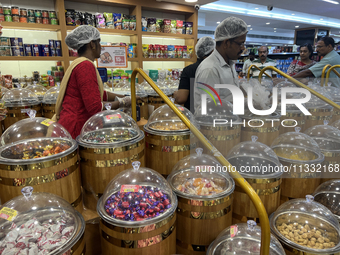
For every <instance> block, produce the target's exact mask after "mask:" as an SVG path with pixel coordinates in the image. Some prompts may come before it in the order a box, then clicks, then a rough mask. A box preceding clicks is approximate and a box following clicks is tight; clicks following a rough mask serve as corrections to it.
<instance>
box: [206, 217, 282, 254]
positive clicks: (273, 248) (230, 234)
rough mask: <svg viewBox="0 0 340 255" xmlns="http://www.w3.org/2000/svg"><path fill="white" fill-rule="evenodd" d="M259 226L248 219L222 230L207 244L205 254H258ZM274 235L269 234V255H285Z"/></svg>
mask: <svg viewBox="0 0 340 255" xmlns="http://www.w3.org/2000/svg"><path fill="white" fill-rule="evenodd" d="M260 249H261V227H259V226H256V222H255V221H252V220H248V221H247V223H239V224H236V225H233V226H230V227H228V228H226V229H225V230H223V231H222V232H221V233H220V234H219V235H218V237H217V238H216V240H215V241H214V242H213V243H212V244H211V245H210V246H209V249H208V252H207V255H234V254H237V255H249V254H252V255H260ZM285 254H286V253H285V251H284V249H283V247H282V245H281V244H280V242H279V241H278V240H277V239H276V238H275V236H274V235H272V234H271V235H270V246H269V255H285Z"/></svg>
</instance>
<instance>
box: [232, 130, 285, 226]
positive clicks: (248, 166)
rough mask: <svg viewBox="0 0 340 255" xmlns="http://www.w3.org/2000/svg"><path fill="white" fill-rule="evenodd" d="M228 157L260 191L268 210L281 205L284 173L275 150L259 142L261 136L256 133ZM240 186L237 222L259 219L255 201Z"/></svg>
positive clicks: (235, 209) (236, 198) (235, 208)
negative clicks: (258, 137)
mask: <svg viewBox="0 0 340 255" xmlns="http://www.w3.org/2000/svg"><path fill="white" fill-rule="evenodd" d="M227 160H228V161H229V163H230V164H231V165H232V166H233V167H234V170H235V171H238V172H239V173H240V174H241V175H242V177H244V178H245V179H246V181H248V182H249V184H250V185H251V186H252V187H253V188H254V189H255V190H256V191H257V193H258V195H259V197H260V199H261V200H262V202H263V205H264V207H265V208H266V210H267V213H268V214H270V213H273V212H274V211H275V210H276V209H277V207H278V206H279V205H280V191H281V183H282V179H281V177H282V173H283V171H282V165H281V163H280V161H279V159H278V157H277V156H276V154H275V152H274V151H273V150H272V149H271V148H270V147H268V146H267V145H265V144H263V143H260V142H257V137H256V136H253V137H252V141H248V142H241V143H239V144H238V145H236V146H235V147H233V148H232V149H231V151H230V152H229V154H228V156H227ZM236 186H238V185H237V184H236ZM240 189H241V188H240V187H237V189H236V191H235V192H234V204H233V223H240V222H245V221H246V219H247V218H252V219H255V218H256V219H258V220H259V215H258V213H257V210H256V208H255V206H254V204H253V202H252V201H251V200H250V198H249V197H248V195H247V194H246V193H244V192H243V191H242V190H240ZM240 201H242V202H240Z"/></svg>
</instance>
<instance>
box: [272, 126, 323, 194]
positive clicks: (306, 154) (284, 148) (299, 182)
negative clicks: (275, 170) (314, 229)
mask: <svg viewBox="0 0 340 255" xmlns="http://www.w3.org/2000/svg"><path fill="white" fill-rule="evenodd" d="M295 130H296V132H288V133H285V134H282V135H280V136H279V137H278V138H276V139H275V140H274V141H273V143H272V146H271V148H272V150H273V151H274V152H275V153H276V155H277V156H278V158H279V160H280V162H281V164H282V165H283V171H284V174H283V176H284V178H283V180H282V186H281V197H282V199H284V200H285V199H287V198H300V197H303V196H306V195H307V194H311V193H313V192H314V190H315V189H316V188H317V187H318V186H319V184H320V177H321V172H320V171H319V172H318V171H310V170H309V169H312V168H313V165H314V166H316V165H318V164H320V163H322V162H323V161H324V159H325V157H324V155H323V154H322V152H321V150H320V148H319V146H318V144H317V143H316V142H315V141H314V140H313V139H312V137H310V136H308V135H306V134H303V133H300V128H299V127H296V128H295ZM289 169H290V171H289ZM292 169H293V170H292ZM295 169H296V170H295ZM297 187H299V188H297Z"/></svg>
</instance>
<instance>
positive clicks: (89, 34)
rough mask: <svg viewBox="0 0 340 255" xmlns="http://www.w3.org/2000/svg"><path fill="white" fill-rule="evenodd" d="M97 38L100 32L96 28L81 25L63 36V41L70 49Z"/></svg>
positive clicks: (78, 47) (77, 47) (76, 48)
mask: <svg viewBox="0 0 340 255" xmlns="http://www.w3.org/2000/svg"><path fill="white" fill-rule="evenodd" d="M98 39H100V33H99V31H98V29H97V28H95V27H92V26H87V25H83V26H79V27H77V28H76V29H74V30H73V31H72V32H71V33H69V34H68V35H67V36H66V38H65V42H66V44H67V46H68V47H70V48H71V49H75V50H79V49H80V48H81V47H82V46H84V45H85V44H88V43H90V42H91V41H95V40H98Z"/></svg>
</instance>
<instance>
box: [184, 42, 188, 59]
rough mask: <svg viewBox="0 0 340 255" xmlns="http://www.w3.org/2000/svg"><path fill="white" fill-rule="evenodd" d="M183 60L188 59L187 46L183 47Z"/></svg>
mask: <svg viewBox="0 0 340 255" xmlns="http://www.w3.org/2000/svg"><path fill="white" fill-rule="evenodd" d="M183 58H188V47H187V46H186V45H184V46H183Z"/></svg>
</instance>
